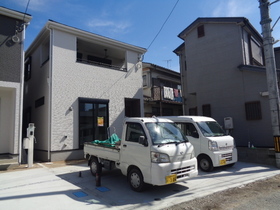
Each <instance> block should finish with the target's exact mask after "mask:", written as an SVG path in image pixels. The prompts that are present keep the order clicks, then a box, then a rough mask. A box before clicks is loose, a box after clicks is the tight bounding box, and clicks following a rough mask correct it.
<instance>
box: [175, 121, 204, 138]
mask: <svg viewBox="0 0 280 210" xmlns="http://www.w3.org/2000/svg"><path fill="white" fill-rule="evenodd" d="M177 124H178V126H179V127H180V128H181V130H182V131H183V133H184V134H185V135H186V136H191V137H194V138H198V137H199V136H198V132H197V130H196V128H195V126H194V125H193V124H192V123H177Z"/></svg>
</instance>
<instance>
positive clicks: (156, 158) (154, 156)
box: [151, 152, 170, 163]
mask: <svg viewBox="0 0 280 210" xmlns="http://www.w3.org/2000/svg"><path fill="white" fill-rule="evenodd" d="M151 161H152V163H169V162H170V160H169V156H168V155H167V154H163V153H159V152H151Z"/></svg>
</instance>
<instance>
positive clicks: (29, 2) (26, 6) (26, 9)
mask: <svg viewBox="0 0 280 210" xmlns="http://www.w3.org/2000/svg"><path fill="white" fill-rule="evenodd" d="M29 3H30V0H28V2H27V5H26V8H25V12H24V15H23V19H22V21H23V22H24V19H25V15H26V12H27V9H28V7H29Z"/></svg>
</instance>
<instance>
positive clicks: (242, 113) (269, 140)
mask: <svg viewBox="0 0 280 210" xmlns="http://www.w3.org/2000/svg"><path fill="white" fill-rule="evenodd" d="M178 37H179V38H181V39H182V40H183V41H184V43H183V44H182V45H180V46H179V47H178V48H177V49H175V50H174V52H175V53H176V54H177V55H178V56H179V59H180V72H181V75H182V90H183V96H184V97H185V99H186V100H185V101H184V114H186V115H205V116H211V117H213V118H215V119H216V120H217V121H218V122H219V123H220V124H222V125H224V119H225V118H228V117H231V118H232V119H233V128H232V129H230V133H231V135H232V136H233V137H234V138H235V141H236V145H237V146H247V145H248V142H250V144H253V145H254V146H255V147H274V141H273V136H272V129H271V117H270V107H269V101H268V94H267V91H268V88H267V81H266V73H265V61H264V55H263V48H262V42H263V40H262V36H261V35H260V34H259V33H258V32H257V30H256V29H255V28H254V27H253V26H252V25H251V24H250V22H249V21H248V20H247V19H246V18H243V17H232V18H197V19H196V20H195V21H194V22H193V23H191V24H190V25H189V26H188V27H187V28H185V29H184V30H183V31H182V32H181V33H180V34H179V35H178ZM275 52H276V54H278V55H277V56H276V59H277V58H278V61H276V63H277V66H278V67H277V68H279V48H278V49H276V50H275ZM278 80H279V78H278Z"/></svg>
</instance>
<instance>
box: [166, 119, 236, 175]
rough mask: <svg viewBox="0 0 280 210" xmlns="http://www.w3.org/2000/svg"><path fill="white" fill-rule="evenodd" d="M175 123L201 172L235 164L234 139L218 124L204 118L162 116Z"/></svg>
mask: <svg viewBox="0 0 280 210" xmlns="http://www.w3.org/2000/svg"><path fill="white" fill-rule="evenodd" d="M164 118H167V119H170V120H172V121H173V122H175V123H176V124H177V125H178V126H179V127H180V128H181V130H182V131H183V133H184V134H185V135H186V137H187V138H188V140H189V141H190V142H191V143H192V145H193V146H194V150H195V155H196V158H197V161H198V167H199V168H200V169H201V170H202V171H206V172H209V171H212V170H213V168H214V167H219V166H224V165H228V166H233V165H234V164H235V163H236V162H237V149H236V147H235V142H234V138H233V137H232V136H230V135H227V134H226V132H225V131H224V130H223V128H222V127H221V126H220V124H219V123H218V122H217V121H216V120H214V119H213V118H210V117H204V116H164Z"/></svg>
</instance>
